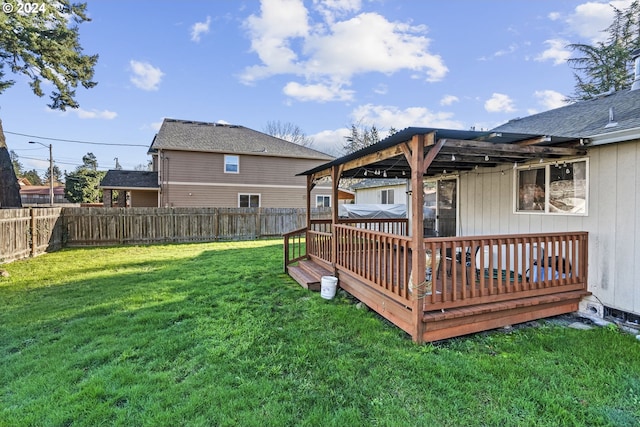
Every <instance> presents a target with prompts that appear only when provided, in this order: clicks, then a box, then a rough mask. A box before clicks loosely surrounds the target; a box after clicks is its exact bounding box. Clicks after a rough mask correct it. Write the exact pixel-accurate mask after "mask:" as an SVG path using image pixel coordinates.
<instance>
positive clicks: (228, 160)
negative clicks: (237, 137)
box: [224, 155, 240, 173]
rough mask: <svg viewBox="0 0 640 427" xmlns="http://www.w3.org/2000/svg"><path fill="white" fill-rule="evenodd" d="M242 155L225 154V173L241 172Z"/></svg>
mask: <svg viewBox="0 0 640 427" xmlns="http://www.w3.org/2000/svg"><path fill="white" fill-rule="evenodd" d="M239 172H240V157H238V156H231V155H225V156H224V173H239Z"/></svg>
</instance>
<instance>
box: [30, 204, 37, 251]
mask: <svg viewBox="0 0 640 427" xmlns="http://www.w3.org/2000/svg"><path fill="white" fill-rule="evenodd" d="M36 233H37V228H36V217H35V212H34V210H33V208H29V235H30V236H31V256H32V257H34V256H36V249H37V248H36V246H37V245H36Z"/></svg>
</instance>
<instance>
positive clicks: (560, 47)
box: [535, 39, 571, 65]
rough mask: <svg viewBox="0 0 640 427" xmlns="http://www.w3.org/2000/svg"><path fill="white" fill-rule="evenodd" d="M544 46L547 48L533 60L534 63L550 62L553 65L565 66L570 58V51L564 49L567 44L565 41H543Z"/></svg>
mask: <svg viewBox="0 0 640 427" xmlns="http://www.w3.org/2000/svg"><path fill="white" fill-rule="evenodd" d="M544 44H546V45H547V46H549V47H548V48H547V49H545V50H544V51H543V52H542V53H541V54H539V55H538V56H537V57H536V58H535V60H536V61H540V62H544V61H548V60H551V61H553V65H561V64H566V62H567V59H569V58H570V57H571V51H570V50H569V49H567V48H566V46H567V45H568V44H569V42H568V41H566V40H563V39H552V40H545V41H544Z"/></svg>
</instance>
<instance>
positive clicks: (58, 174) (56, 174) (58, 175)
mask: <svg viewBox="0 0 640 427" xmlns="http://www.w3.org/2000/svg"><path fill="white" fill-rule="evenodd" d="M49 173H50V172H49V169H48V168H47V170H46V171H45V172H44V182H49ZM53 182H54V183H56V182H62V171H60V168H59V167H58V165H56V164H55V163H54V165H53Z"/></svg>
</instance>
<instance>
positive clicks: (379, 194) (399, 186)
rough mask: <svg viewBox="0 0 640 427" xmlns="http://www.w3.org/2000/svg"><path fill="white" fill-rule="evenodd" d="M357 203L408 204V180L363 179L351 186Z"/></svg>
mask: <svg viewBox="0 0 640 427" xmlns="http://www.w3.org/2000/svg"><path fill="white" fill-rule="evenodd" d="M351 189H352V190H353V191H354V193H355V203H356V204H358V205H362V204H381V205H393V204H401V205H404V204H407V189H408V182H407V180H406V179H363V180H361V181H360V182H357V183H355V184H353V185H352V186H351Z"/></svg>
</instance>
